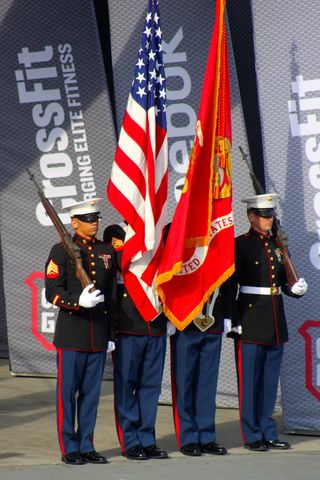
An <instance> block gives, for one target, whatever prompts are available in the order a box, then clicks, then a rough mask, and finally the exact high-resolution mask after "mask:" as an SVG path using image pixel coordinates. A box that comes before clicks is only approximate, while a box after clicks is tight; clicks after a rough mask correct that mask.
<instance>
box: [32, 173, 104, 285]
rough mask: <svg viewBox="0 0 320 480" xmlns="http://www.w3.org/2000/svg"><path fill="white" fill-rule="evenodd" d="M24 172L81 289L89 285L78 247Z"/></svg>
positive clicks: (89, 280)
mask: <svg viewBox="0 0 320 480" xmlns="http://www.w3.org/2000/svg"><path fill="white" fill-rule="evenodd" d="M26 170H27V172H28V174H29V177H30V180H31V181H32V182H33V183H34V185H35V187H36V190H37V193H38V195H39V198H40V200H41V203H42V205H43V206H44V209H45V211H46V212H47V215H48V216H49V218H50V219H51V221H52V223H53V225H54V227H55V229H56V230H57V232H58V234H59V235H60V238H61V240H62V244H63V247H64V249H65V251H66V252H67V254H68V256H69V258H70V260H71V262H72V263H73V264H74V265H75V268H76V277H77V279H78V280H79V282H80V283H81V285H82V287H83V288H85V287H87V286H88V285H91V284H92V280H91V279H90V277H89V275H88V274H87V272H86V271H85V269H84V268H83V265H82V258H81V253H80V247H78V245H77V244H76V243H75V242H74V241H73V239H72V237H71V235H70V233H69V232H68V230H67V229H66V227H65V226H64V224H63V223H62V222H61V220H60V218H59V216H58V214H57V212H56V211H55V209H54V208H53V206H52V205H51V203H50V202H49V200H48V199H47V197H46V196H45V195H44V193H43V191H42V190H41V188H40V187H39V185H38V183H37V182H36V180H35V178H34V174H33V173H31V172H30V170H29V169H28V168H26ZM94 290H95V288H94V287H93V288H91V290H90V291H91V292H92V291H94Z"/></svg>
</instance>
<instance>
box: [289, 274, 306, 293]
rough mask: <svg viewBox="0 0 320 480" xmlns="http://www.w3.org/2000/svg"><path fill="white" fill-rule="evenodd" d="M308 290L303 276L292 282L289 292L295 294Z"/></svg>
mask: <svg viewBox="0 0 320 480" xmlns="http://www.w3.org/2000/svg"><path fill="white" fill-rule="evenodd" d="M307 290H308V284H307V282H306V281H305V279H304V278H299V280H298V281H297V282H296V283H294V284H293V285H292V287H291V292H292V293H294V294H295V295H299V296H301V295H304V294H305V293H306V291H307Z"/></svg>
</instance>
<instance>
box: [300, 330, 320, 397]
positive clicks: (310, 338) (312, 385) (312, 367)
mask: <svg viewBox="0 0 320 480" xmlns="http://www.w3.org/2000/svg"><path fill="white" fill-rule="evenodd" d="M298 332H299V333H300V334H301V335H302V336H303V338H304V339H305V368H306V388H307V390H309V392H310V393H311V394H312V395H313V396H314V397H315V398H316V399H317V400H320V384H319V385H318V383H319V382H317V377H318V375H317V371H318V365H319V368H320V321H319V320H307V321H306V322H304V324H303V325H302V326H301V327H300V328H299V330H298ZM318 350H319V351H318ZM314 379H315V380H316V381H314Z"/></svg>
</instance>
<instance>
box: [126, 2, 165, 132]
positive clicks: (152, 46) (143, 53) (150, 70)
mask: <svg viewBox="0 0 320 480" xmlns="http://www.w3.org/2000/svg"><path fill="white" fill-rule="evenodd" d="M161 40H162V31H161V27H160V12H159V2H158V0H149V7H148V14H147V17H146V20H145V23H144V30H143V32H142V39H141V47H140V50H139V52H138V61H137V63H136V66H135V70H134V78H133V82H132V87H131V95H132V97H133V98H134V99H135V100H136V102H137V103H139V105H141V107H142V108H144V109H145V110H148V109H149V108H150V107H153V106H155V111H156V121H157V123H158V124H159V125H160V126H161V127H162V128H164V129H166V128H167V122H166V113H165V112H166V79H165V72H164V65H163V57H162V44H161Z"/></svg>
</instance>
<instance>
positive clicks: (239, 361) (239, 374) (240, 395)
mask: <svg viewBox="0 0 320 480" xmlns="http://www.w3.org/2000/svg"><path fill="white" fill-rule="evenodd" d="M241 353H242V352H241V342H240V341H239V340H238V341H237V356H238V364H237V371H238V389H239V416H240V430H241V436H242V441H243V443H246V440H245V436H244V432H243V427H242V400H243V392H242V379H243V371H242V355H241Z"/></svg>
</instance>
